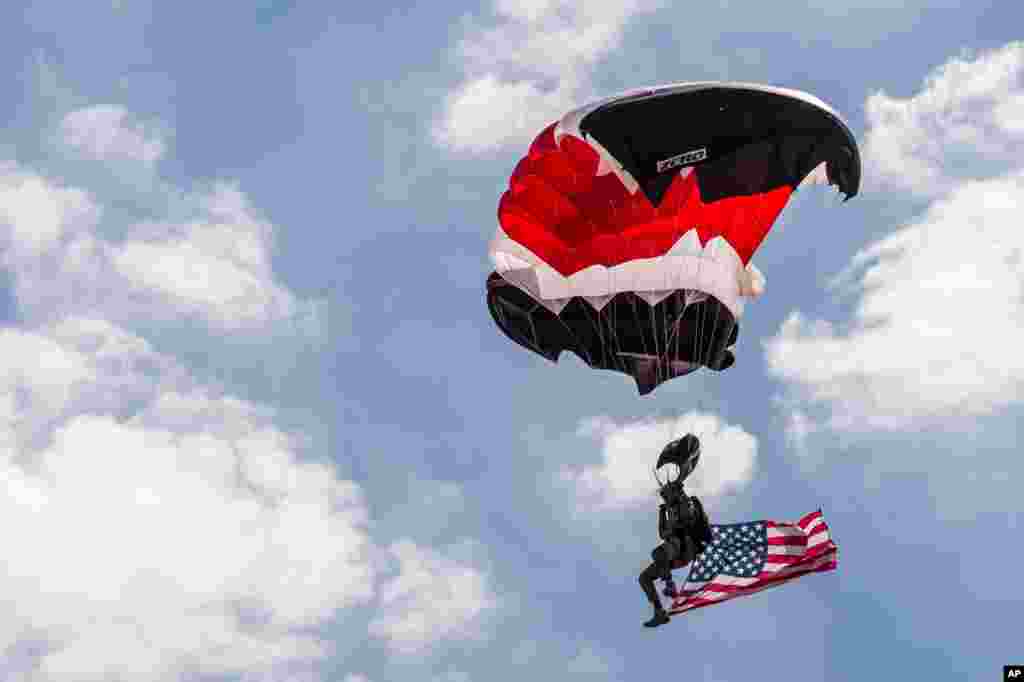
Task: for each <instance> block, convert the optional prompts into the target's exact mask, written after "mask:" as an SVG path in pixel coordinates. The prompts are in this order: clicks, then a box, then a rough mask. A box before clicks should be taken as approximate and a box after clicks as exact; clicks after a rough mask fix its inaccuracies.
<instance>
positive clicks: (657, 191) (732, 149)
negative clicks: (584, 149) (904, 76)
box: [580, 84, 860, 206]
mask: <svg viewBox="0 0 1024 682" xmlns="http://www.w3.org/2000/svg"><path fill="white" fill-rule="evenodd" d="M580 132H581V133H583V134H584V135H588V136H591V137H593V138H594V139H596V140H597V142H598V143H600V144H601V146H602V147H604V148H605V149H607V150H608V152H609V153H610V154H611V155H612V156H613V157H615V159H617V160H618V161H619V163H621V164H622V166H623V168H625V169H626V170H627V171H628V172H629V173H630V175H632V176H633V178H634V179H635V180H636V181H637V182H638V183H639V184H640V188H641V189H642V191H643V192H644V194H645V195H646V196H647V198H648V199H649V200H650V202H651V203H652V204H653V205H654V206H658V205H659V204H660V203H661V200H662V198H663V197H664V195H665V192H666V191H667V190H668V186H669V185H670V184H671V182H672V180H673V178H675V176H676V175H678V173H679V170H680V168H681V167H685V166H694V167H695V169H696V173H697V183H698V187H699V188H700V193H701V199H702V200H703V201H704V202H705V203H711V202H713V201H716V200H719V199H722V198H725V197H730V196H745V195H753V194H760V193H764V192H768V191H771V190H773V189H777V188H779V187H782V186H786V185H788V186H790V187H793V188H795V187H796V186H797V185H799V184H800V182H801V181H802V180H803V179H804V178H805V177H807V175H808V174H809V173H810V172H811V171H812V170H814V168H816V167H817V166H818V165H819V164H821V163H823V162H824V163H826V164H827V165H826V170H827V173H828V178H829V182H830V183H832V184H834V185H836V186H837V187H838V188H839V191H841V192H842V193H843V194H845V195H846V198H847V199H849V198H850V197H852V196H855V195H856V194H857V191H858V189H859V186H860V156H859V152H858V151H857V143H856V141H855V139H854V137H853V134H852V133H851V132H850V130H849V129H848V128H847V127H846V124H845V123H843V122H842V121H841V120H840V119H839V118H838V117H836V116H835V115H834V114H832V113H831V112H829V111H828V110H826V109H823V108H821V107H820V106H818V105H816V104H813V103H811V102H808V101H805V100H803V99H801V98H799V97H796V96H792V95H785V94H780V93H778V92H772V91H767V90H760V89H757V88H753V87H749V86H747V87H744V86H740V85H724V84H718V85H707V86H699V87H694V86H692V85H689V86H686V85H683V86H678V87H675V88H666V89H663V90H658V91H654V92H650V93H646V94H642V95H633V96H630V97H624V98H621V99H617V100H613V101H611V102H608V103H606V104H604V105H602V106H600V107H598V108H597V109H595V110H594V111H592V112H590V113H588V114H586V115H585V116H584V117H583V119H582V120H581V121H580Z"/></svg>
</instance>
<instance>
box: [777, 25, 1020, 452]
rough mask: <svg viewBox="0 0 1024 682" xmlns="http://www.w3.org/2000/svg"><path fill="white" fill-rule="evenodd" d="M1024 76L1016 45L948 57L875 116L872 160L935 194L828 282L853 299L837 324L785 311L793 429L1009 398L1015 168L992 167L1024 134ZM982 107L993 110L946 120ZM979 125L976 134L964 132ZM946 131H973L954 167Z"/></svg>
mask: <svg viewBox="0 0 1024 682" xmlns="http://www.w3.org/2000/svg"><path fill="white" fill-rule="evenodd" d="M1022 73H1024V45H1021V44H1013V45H1010V46H1008V47H1006V48H1004V49H1002V50H999V51H996V52H992V53H989V54H986V55H982V56H981V57H979V58H977V59H976V60H974V61H963V60H961V59H955V60H952V61H951V62H950V63H948V64H946V65H945V66H943V67H941V68H939V69H937V70H936V72H935V73H934V74H933V75H932V76H931V77H930V78H929V79H928V80H927V81H926V87H925V90H924V91H922V92H921V93H919V94H917V95H915V96H914V97H912V98H911V99H910V100H907V101H904V102H903V103H902V104H901V105H900V106H899V107H895V108H892V107H890V108H892V110H896V109H899V110H900V111H902V112H903V114H901V115H900V116H881V117H876V119H875V120H873V121H872V128H871V130H869V133H868V139H869V146H870V145H872V144H873V145H874V151H873V154H874V156H875V158H876V163H881V162H880V161H879V160H878V159H881V158H887V159H889V162H891V163H892V164H894V165H893V168H894V169H896V168H899V167H900V166H902V167H904V168H905V169H906V171H907V174H906V176H905V179H906V181H907V182H910V183H919V181H921V182H923V185H921V188H922V191H926V190H927V187H929V186H933V187H943V188H944V191H943V193H941V194H940V195H939V196H937V197H936V198H934V199H933V201H932V203H931V204H930V205H929V206H928V208H927V209H926V210H925V211H924V212H923V214H922V215H921V216H919V217H918V218H916V219H915V220H913V221H911V222H910V223H909V224H907V225H904V226H903V227H901V228H900V229H898V230H897V231H896V232H894V233H893V234H891V235H889V236H888V237H886V238H884V239H881V240H879V241H878V242H875V243H873V244H871V245H869V246H867V247H866V248H864V249H862V250H861V251H860V252H859V253H857V254H856V255H855V256H854V258H853V260H852V262H851V264H850V266H849V267H848V268H847V269H846V271H844V272H843V273H842V274H841V275H840V276H839V277H838V278H837V279H836V282H835V284H836V285H837V286H839V287H844V288H846V289H847V291H848V292H849V293H850V294H852V295H853V296H857V297H859V299H858V301H857V305H856V307H855V311H854V315H853V317H852V319H851V320H850V321H849V322H848V323H847V324H844V325H836V324H832V323H829V322H827V321H823V320H815V321H811V320H808V319H806V318H805V317H804V316H803V315H802V314H801V313H799V312H794V313H792V314H791V315H790V316H789V317H788V319H787V320H786V321H785V323H784V324H783V325H782V328H781V329H780V331H779V333H778V334H777V335H776V336H775V337H773V338H772V339H770V340H769V341H768V342H767V344H766V348H767V361H768V367H769V369H770V371H771V372H772V373H773V374H774V375H775V376H777V377H778V378H780V379H782V380H783V381H785V382H786V384H787V386H788V387H789V388H790V389H791V390H792V393H793V394H792V395H791V396H790V397H791V398H792V399H793V400H794V402H795V403H798V404H800V405H801V409H800V414H799V415H797V414H796V413H794V414H793V415H792V418H791V419H790V436H791V438H794V439H797V440H799V439H800V438H801V437H805V436H806V435H807V434H809V433H810V432H812V431H814V430H816V429H818V428H820V427H821V426H822V425H823V424H824V425H827V426H828V427H830V428H832V429H846V430H854V429H865V428H890V429H910V428H915V427H916V426H918V425H920V424H922V423H924V422H927V421H929V420H932V419H939V418H948V417H956V416H962V417H972V416H978V415H985V414H991V413H993V412H995V411H997V410H999V409H1001V408H1003V407H1005V406H1007V405H1009V404H1011V403H1013V402H1015V401H1017V400H1019V396H1020V395H1021V390H1022V388H1024V361H1022V360H1021V357H1020V353H1019V349H1020V348H1021V347H1024V332H1022V329H1024V326H1022V322H1024V256H1022V254H1024V233H1022V231H1021V230H1020V215H1021V211H1022V210H1024V164H1021V163H1020V161H1019V160H1016V161H1015V163H1016V166H1017V168H1015V169H1013V170H1009V171H1006V172H1003V171H1002V168H1003V166H1004V165H1005V164H1006V163H1009V160H1008V159H1007V158H1006V152H1007V150H1012V149H1015V148H1018V149H1019V147H1018V145H1019V143H1020V142H1021V140H1024V138H1021V137H1020V132H1019V131H1018V130H1016V129H1014V128H1013V125H1011V124H1010V123H1009V121H1010V120H1011V118H1012V117H1010V116H1009V114H1008V113H1006V112H1007V111H1009V110H1010V109H1012V108H1013V107H1016V106H1018V103H1019V102H1020V101H1021V97H1024V85H1022V83H1021V74H1022ZM1011 83H1013V85H1012V86H1011V85H1010V84H1011ZM981 104H984V107H982V106H980V105H981ZM890 105H891V101H890ZM875 106H876V108H878V107H879V106H881V105H879V104H878V101H877V100H876V103H875ZM979 108H981V109H986V110H987V111H989V112H990V114H991V115H985V116H981V117H978V118H975V117H971V116H968V117H966V118H965V117H961V116H959V115H956V112H963V111H976V110H978V109H979ZM998 112H1002V113H998ZM975 123H976V124H977V126H976V127H973V128H971V130H972V131H973V132H966V131H965V130H964V126H965V125H968V126H973V125H975ZM950 139H974V140H976V144H973V145H972V149H973V153H974V155H975V157H976V160H978V161H979V162H978V163H973V162H972V163H967V164H962V163H961V159H959V158H958V157H957V156H956V154H955V153H954V154H947V155H943V154H942V153H941V148H936V147H934V145H933V142H934V141H939V142H940V143H941V142H942V141H943V140H950ZM887 145H888V146H887ZM880 150H881V151H880ZM885 154H888V156H885ZM984 161H993V162H994V163H995V165H994V166H990V167H989V166H986V165H985V164H984V163H982V162H984ZM986 169H987V170H986ZM986 172H991V173H994V174H993V175H985V173H986ZM890 175H891V177H892V178H895V177H896V176H897V175H898V174H897V173H895V172H893V173H891V174H890ZM966 175H974V176H977V177H972V178H969V179H965V177H966ZM936 179H937V180H936ZM933 180H935V184H931V183H932V181H933Z"/></svg>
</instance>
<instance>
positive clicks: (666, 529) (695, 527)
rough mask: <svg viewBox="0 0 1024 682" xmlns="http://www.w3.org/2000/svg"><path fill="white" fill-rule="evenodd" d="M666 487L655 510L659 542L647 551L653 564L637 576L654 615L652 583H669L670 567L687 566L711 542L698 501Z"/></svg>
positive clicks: (656, 604)
mask: <svg viewBox="0 0 1024 682" xmlns="http://www.w3.org/2000/svg"><path fill="white" fill-rule="evenodd" d="M666 488H668V489H667V490H663V492H662V497H663V498H665V502H664V503H663V504H661V505H660V506H659V508H658V535H660V536H661V539H662V541H663V542H662V543H661V544H660V545H658V546H657V547H655V548H654V551H652V552H651V558H652V559H653V560H654V562H653V563H652V564H651V565H650V566H648V567H647V568H645V569H644V570H643V572H641V573H640V576H639V581H640V587H641V588H642V589H643V591H644V594H646V595H647V599H648V601H650V602H651V605H652V606H653V607H654V609H655V611H656V612H660V611H662V610H663V607H662V605H661V599H659V598H658V592H657V590H656V589H655V587H654V581H655V580H657V579H659V578H660V579H662V580H665V581H671V579H672V567H673V566H683V565H686V564H688V563H690V562H691V561H693V560H694V559H695V558H696V557H697V555H698V554H700V552H702V551H703V549H704V547H705V546H706V545H707V543H709V542H710V541H711V528H710V526H709V525H708V518H707V515H706V514H705V513H704V507H703V505H701V503H700V500H698V499H697V498H696V497H690V496H687V495H686V494H685V493H684V492H683V491H682V486H681V485H680V486H678V488H676V487H675V486H666ZM672 488H675V489H672Z"/></svg>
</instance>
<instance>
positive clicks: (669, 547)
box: [660, 537, 684, 598]
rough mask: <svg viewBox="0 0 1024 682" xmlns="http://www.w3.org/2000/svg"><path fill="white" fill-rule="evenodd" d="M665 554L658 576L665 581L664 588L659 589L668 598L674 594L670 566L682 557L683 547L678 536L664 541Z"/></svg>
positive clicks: (674, 589) (674, 586)
mask: <svg viewBox="0 0 1024 682" xmlns="http://www.w3.org/2000/svg"><path fill="white" fill-rule="evenodd" d="M664 547H665V554H666V560H665V561H664V562H663V564H662V571H663V572H662V574H661V576H660V578H661V579H662V580H664V581H665V588H664V589H663V590H662V591H661V593H662V594H663V595H665V596H666V597H669V598H674V597H675V596H676V583H675V581H674V580H672V566H673V565H674V564H675V563H676V562H677V561H678V560H679V559H680V558H683V556H682V555H683V551H684V548H683V546H682V543H681V542H680V540H679V538H676V537H672V538H669V539H668V540H666V541H665V544H664Z"/></svg>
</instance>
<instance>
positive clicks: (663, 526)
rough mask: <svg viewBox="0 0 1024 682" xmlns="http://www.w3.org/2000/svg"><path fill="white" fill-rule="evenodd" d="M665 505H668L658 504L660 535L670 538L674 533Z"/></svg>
mask: <svg viewBox="0 0 1024 682" xmlns="http://www.w3.org/2000/svg"><path fill="white" fill-rule="evenodd" d="M665 507H666V505H664V504H662V505H659V506H658V536H659V537H660V538H661V539H662V540H668V538H669V536H670V535H671V534H672V528H671V527H670V526H669V523H668V512H667V511H666V509H665Z"/></svg>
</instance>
